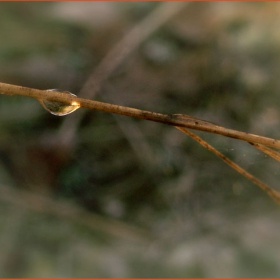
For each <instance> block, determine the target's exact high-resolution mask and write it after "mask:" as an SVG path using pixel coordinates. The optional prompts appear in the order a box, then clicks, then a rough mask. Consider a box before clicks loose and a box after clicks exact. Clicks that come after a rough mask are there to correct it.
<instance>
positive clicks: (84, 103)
mask: <svg viewBox="0 0 280 280" xmlns="http://www.w3.org/2000/svg"><path fill="white" fill-rule="evenodd" d="M0 92H1V93H2V94H8V95H21V96H26V97H31V98H35V99H37V100H38V101H39V102H40V103H42V100H47V101H49V102H60V103H64V104H67V105H75V106H79V107H84V108H88V109H93V110H100V111H104V112H108V113H114V114H118V115H124V116H129V117H134V118H138V119H145V120H150V121H154V122H160V123H164V124H168V125H172V126H176V127H177V128H178V129H179V130H181V131H183V132H184V133H186V134H188V135H189V136H191V137H192V138H193V139H195V140H196V141H197V142H199V143H200V144H201V145H202V146H204V147H205V148H207V149H208V150H210V151H211V152H213V153H214V154H216V155H217V156H218V157H220V158H221V159H222V160H223V161H224V162H226V163H227V164H228V165H230V166H231V167H232V168H233V169H235V170H236V171H237V172H239V173H240V174H242V175H243V176H245V177H246V178H248V179H249V180H250V181H252V182H254V183H255V184H256V185H258V186H259V187H260V188H262V189H263V190H264V191H266V192H267V193H268V194H269V195H270V196H271V197H273V198H274V199H275V200H276V201H277V202H280V193H279V192H277V191H275V190H273V189H271V188H270V187H269V186H267V185H266V184H264V183H263V182H261V181H260V180H258V179H257V178H255V177H254V176H253V175H251V174H250V173H248V172H247V171H245V170H244V169H242V168H241V167H239V166H238V165H237V164H235V163H234V162H232V161H231V160H229V159H228V158H227V157H225V156H224V155H223V154H222V153H220V152H219V151H217V150H216V149H215V148H213V147H212V146H211V145H209V144H208V143H207V142H205V141H204V140H202V139H201V138H200V137H198V136H197V135H195V134H193V133H192V132H190V131H189V130H188V129H187V128H190V129H195V130H200V131H205V132H210V133H215V134H220V135H223V136H227V137H231V138H235V139H239V140H243V141H246V142H248V143H250V144H252V145H253V146H255V147H256V148H257V149H259V150H261V151H263V152H265V153H266V154H268V155H270V156H272V157H273V158H275V159H277V160H279V158H280V154H279V153H278V152H276V151H274V150H272V149H269V148H267V147H265V146H271V147H274V148H280V141H279V140H277V139H273V138H268V137H263V136H259V135H255V134H250V133H246V132H242V131H238V130H233V129H229V128H225V127H222V126H219V125H216V124H214V123H211V122H208V121H204V120H201V119H198V118H195V117H191V116H188V115H182V114H171V115H170V114H161V113H155V112H151V111H145V110H140V109H135V108H130V107H125V106H119V105H115V104H110V103H104V102H99V101H94V100H89V99H85V98H78V97H76V96H75V95H69V94H67V93H63V92H60V91H56V90H52V91H49V90H39V89H33V88H27V87H22V86H15V85H10V84H5V83H0Z"/></svg>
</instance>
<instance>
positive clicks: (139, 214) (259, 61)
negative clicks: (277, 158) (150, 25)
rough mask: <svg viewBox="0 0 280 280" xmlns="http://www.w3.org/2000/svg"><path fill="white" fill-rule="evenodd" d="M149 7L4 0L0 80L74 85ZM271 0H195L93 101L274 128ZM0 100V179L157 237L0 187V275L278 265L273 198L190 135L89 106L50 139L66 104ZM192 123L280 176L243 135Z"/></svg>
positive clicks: (258, 168) (224, 147)
mask: <svg viewBox="0 0 280 280" xmlns="http://www.w3.org/2000/svg"><path fill="white" fill-rule="evenodd" d="M158 5H161V4H160V3H144V2H143V3H120V4H119V3H106V2H104V3H102V2H99V3H89V2H88V3H80V2H69V3H1V4H0V7H1V8H0V24H1V28H0V36H1V38H2V40H1V43H0V62H1V64H0V77H1V78H0V81H1V82H7V83H13V84H18V85H25V86H29V87H37V88H41V89H49V88H60V89H63V90H68V91H71V92H73V93H75V94H77V95H78V93H79V90H80V89H81V88H82V86H83V84H84V82H85V81H86V80H87V78H88V77H89V75H90V73H91V72H92V70H93V69H94V68H95V67H96V66H97V65H98V63H99V62H100V61H101V60H102V58H103V57H104V56H105V55H106V54H107V53H108V52H109V51H110V49H111V48H112V46H113V45H114V44H115V43H117V42H118V41H119V40H120V39H121V38H122V36H123V35H125V34H126V33H127V32H128V30H130V28H132V27H133V26H134V25H135V24H137V22H139V21H140V20H141V19H143V18H145V16H146V15H148V14H149V13H150V12H151V11H152V10H153V9H156V8H157V7H158ZM279 11H280V4H279V3H258V4H253V3H250V4H249V3H191V4H189V5H188V6H187V7H186V8H185V9H184V10H182V12H181V13H179V14H178V15H177V16H176V17H174V18H173V19H172V20H170V21H169V22H168V23H167V24H165V25H164V26H162V28H160V29H159V30H158V31H156V32H155V33H154V34H153V35H152V36H151V37H150V38H149V39H148V40H147V41H145V42H143V43H142V44H141V45H140V46H139V48H138V50H137V51H136V52H135V53H133V55H131V56H129V57H128V58H127V59H126V60H125V61H124V63H123V64H122V65H121V66H120V67H119V68H118V69H117V70H116V71H115V72H114V73H113V75H112V76H111V77H110V78H109V79H108V80H107V81H106V82H105V83H104V84H103V86H102V89H101V91H100V92H99V93H98V94H97V95H96V99H98V100H102V101H105V102H112V103H117V104H123V105H126V106H132V107H136V108H142V109H147V110H152V111H158V112H166V113H183V114H189V115H193V116H196V117H199V118H203V119H206V120H209V121H212V122H215V123H218V124H221V125H224V126H227V127H232V128H235V129H238V130H245V131H250V132H252V133H256V134H261V135H267V136H269V137H276V138H279V132H278V127H279V124H280V123H279V120H280V116H279V105H278V97H279V88H280V85H279V78H278V76H279V73H278V72H279V62H280V61H279V60H280V54H279V49H280V48H279V47H280V34H279V23H280V22H279V21H280V20H279ZM0 98H1V100H0V185H3V186H5V187H7V186H8V187H9V188H13V189H18V190H19V189H20V190H26V191H32V192H35V193H40V194H41V195H45V196H48V197H49V196H51V197H55V198H59V199H63V200H66V201H71V202H73V201H74V202H75V203H76V204H77V205H79V206H80V207H83V208H84V209H86V210H88V211H89V212H90V213H93V214H98V215H100V216H101V217H104V218H109V219H113V220H118V221H122V222H124V223H125V224H127V225H133V226H136V227H137V228H139V229H141V228H143V229H145V230H147V231H148V232H150V233H151V235H153V236H155V238H154V239H151V240H150V241H143V242H144V244H145V245H144V246H143V244H142V243H141V242H136V241H135V242H133V241H128V240H126V239H125V238H124V239H122V238H116V237H112V236H111V234H110V232H107V235H102V234H100V233H98V232H95V231H94V230H91V229H89V228H87V226H86V225H83V226H81V225H78V224H77V223H75V222H70V221H68V220H65V219H62V218H61V217H60V216H59V215H55V213H54V214H53V215H51V214H49V213H37V212H35V211H31V210H28V209H29V208H28V207H25V206H24V203H23V205H22V206H19V204H13V203H12V202H11V201H10V202H8V200H5V197H3V198H2V201H1V202H2V203H1V211H0V213H1V214H0V243H1V256H0V276H1V277H277V276H279V273H280V270H279V261H280V253H279V249H280V248H279V244H280V242H279V241H280V240H279V233H278V232H279V224H278V220H279V207H278V205H276V204H275V203H274V202H273V201H271V200H270V198H269V197H267V195H266V194H265V193H263V192H262V191H261V190H259V189H258V188H257V187H256V186H254V185H253V184H252V183H251V182H249V181H247V180H246V179H245V178H243V177H241V176H240V175H239V174H236V173H235V171H233V170H231V169H230V168H229V167H228V166H226V165H225V164H224V163H223V162H221V161H220V160H219V159H217V158H216V157H215V156H214V155H212V154H210V153H209V152H208V151H206V150H204V149H203V148H202V147H201V146H199V145H198V144H197V143H194V142H193V140H191V139H189V138H188V137H187V136H186V135H184V134H182V133H180V132H179V131H177V130H176V129H175V128H172V127H170V126H165V125H162V124H158V123H150V122H147V121H138V120H134V119H129V118H125V117H116V116H112V115H110V114H105V113H101V112H92V111H89V112H86V113H85V115H84V117H83V120H82V122H81V123H80V124H79V127H78V129H77V137H76V141H75V143H71V147H69V146H63V145H62V143H57V142H56V139H60V138H59V137H58V135H59V133H61V131H62V130H61V126H62V124H63V123H64V119H65V118H67V117H64V118H60V117H55V116H53V115H50V114H48V113H47V112H46V111H44V110H43V109H42V107H41V106H40V104H39V103H38V102H37V101H36V100H31V99H28V98H23V97H17V96H4V95H3V96H0ZM73 114H74V116H75V114H76V113H73ZM73 125H74V124H73ZM69 129H70V128H69ZM63 133H64V134H65V137H66V138H67V129H66V130H63ZM198 134H199V135H201V136H202V137H203V138H204V139H206V140H207V141H209V142H210V143H211V144H213V145H214V146H215V147H217V148H218V149H219V150H220V151H221V152H223V153H224V154H225V155H226V156H228V157H229V158H231V159H233V160H235V161H236V162H237V163H238V164H240V165H241V166H242V167H244V168H246V169H247V170H248V171H250V172H252V173H254V174H256V175H258V177H260V178H261V179H262V180H264V181H266V182H267V183H269V184H271V185H272V186H273V187H277V186H278V181H279V179H280V173H279V171H278V170H279V164H278V163H276V162H274V161H273V160H272V159H269V158H268V157H266V156H264V155H263V154H261V153H260V152H258V151H256V150H254V148H253V147H250V145H248V144H247V143H242V142H238V141H236V140H232V139H226V138H223V137H220V136H214V135H209V134H205V133H198ZM32 203H38V204H40V201H33V202H32ZM61 211H63V207H62V210H61ZM112 231H113V230H112Z"/></svg>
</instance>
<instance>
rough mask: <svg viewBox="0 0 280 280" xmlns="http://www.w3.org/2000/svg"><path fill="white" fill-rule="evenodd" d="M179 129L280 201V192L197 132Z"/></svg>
mask: <svg viewBox="0 0 280 280" xmlns="http://www.w3.org/2000/svg"><path fill="white" fill-rule="evenodd" d="M176 128H177V129H179V130H181V131H182V132H184V133H186V134H187V135H189V136H190V137H191V138H193V139H194V140H195V141H197V142H198V143H199V144H200V145H202V146H203V147H204V148H206V149H208V150H209V151H211V152H212V153H214V154H215V155H216V156H218V157H219V158H220V159H221V160H223V161H224V162H225V163H226V164H228V165H229V166H230V167H231V168H233V169H234V170H236V171H237V172H238V173H240V174H241V175H243V176H244V177H246V178H248V179H249V180H250V181H252V182H253V183H255V184H256V185H257V186H259V187H260V188H261V189H262V190H264V191H265V192H266V193H267V194H268V195H270V196H271V197H272V198H273V199H274V200H275V201H276V202H277V203H280V193H279V192H278V191H276V190H274V189H272V188H270V187H269V186H268V185H266V184H265V183H263V182H262V181H260V180H259V179H258V178H256V177H255V176H254V175H252V174H250V173H249V172H247V171H246V170H244V169H243V168H241V167H240V166H239V165H237V164H236V163H234V162H233V161H231V160H230V159H229V158H227V157H226V156H225V155H223V154H222V153H220V152H219V151H218V150H216V149H215V148H214V147H213V146H211V145H210V144H208V143H207V142H206V141H204V140H203V139H202V138H200V137H199V136H197V135H196V134H194V133H192V132H191V131H189V130H188V129H186V128H185V127H176Z"/></svg>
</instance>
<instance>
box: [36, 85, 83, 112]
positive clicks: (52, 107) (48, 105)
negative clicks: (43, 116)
mask: <svg viewBox="0 0 280 280" xmlns="http://www.w3.org/2000/svg"><path fill="white" fill-rule="evenodd" d="M48 91H58V92H63V93H68V94H71V95H73V96H76V95H75V94H73V93H71V92H69V91H65V90H59V89H48ZM39 102H40V103H41V104H42V106H43V107H44V108H45V109H46V110H47V111H48V112H50V113H51V114H53V115H55V116H66V115H68V114H71V113H73V112H74V111H76V110H77V109H79V108H80V105H78V104H71V105H70V104H65V103H62V102H57V101H49V100H45V99H41V100H39Z"/></svg>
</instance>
